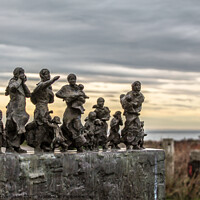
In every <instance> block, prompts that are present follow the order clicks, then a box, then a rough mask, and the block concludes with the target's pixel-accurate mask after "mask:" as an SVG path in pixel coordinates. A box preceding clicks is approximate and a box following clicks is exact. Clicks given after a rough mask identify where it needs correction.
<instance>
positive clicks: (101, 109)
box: [93, 97, 110, 150]
mask: <svg viewBox="0 0 200 200" xmlns="http://www.w3.org/2000/svg"><path fill="white" fill-rule="evenodd" d="M104 102H105V100H104V98H102V97H100V98H98V99H97V105H94V106H93V108H95V110H94V112H95V113H96V118H97V119H99V120H101V121H102V127H101V129H100V130H99V145H101V146H102V148H103V150H107V145H106V144H107V131H108V124H107V121H109V119H110V110H109V108H108V107H105V106H104Z"/></svg>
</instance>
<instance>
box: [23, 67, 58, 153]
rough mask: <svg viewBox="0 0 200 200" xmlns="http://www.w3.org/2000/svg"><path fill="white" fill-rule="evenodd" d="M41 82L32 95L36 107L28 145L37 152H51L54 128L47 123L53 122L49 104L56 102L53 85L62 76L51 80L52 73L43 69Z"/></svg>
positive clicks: (30, 126) (28, 130)
mask: <svg viewBox="0 0 200 200" xmlns="http://www.w3.org/2000/svg"><path fill="white" fill-rule="evenodd" d="M40 78H41V81H40V82H39V83H38V84H37V86H36V88H35V89H34V91H33V93H32V94H31V102H32V103H33V104H34V105H35V111H34V121H33V122H31V123H29V124H28V125H27V127H26V129H27V137H28V138H27V142H28V145H30V146H32V147H34V148H35V152H42V151H47V152H48V151H51V142H52V140H53V138H54V133H53V132H52V128H51V127H49V126H48V124H47V121H51V116H50V113H52V112H51V111H50V112H49V108H48V104H50V103H53V102H54V93H53V91H52V86H51V85H52V84H53V83H54V82H55V81H57V80H58V79H59V78H60V76H55V77H54V78H53V79H51V76H50V71H49V70H48V69H42V70H41V71H40Z"/></svg>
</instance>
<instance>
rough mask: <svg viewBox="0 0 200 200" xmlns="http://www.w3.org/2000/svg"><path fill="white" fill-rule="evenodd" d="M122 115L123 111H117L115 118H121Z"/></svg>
mask: <svg viewBox="0 0 200 200" xmlns="http://www.w3.org/2000/svg"><path fill="white" fill-rule="evenodd" d="M121 114H122V113H121V111H116V112H115V114H114V115H113V117H116V118H119V117H121Z"/></svg>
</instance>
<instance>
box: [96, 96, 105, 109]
mask: <svg viewBox="0 0 200 200" xmlns="http://www.w3.org/2000/svg"><path fill="white" fill-rule="evenodd" d="M104 102H105V100H104V98H103V97H99V98H98V99H97V105H98V106H99V107H101V108H102V107H103V106H104Z"/></svg>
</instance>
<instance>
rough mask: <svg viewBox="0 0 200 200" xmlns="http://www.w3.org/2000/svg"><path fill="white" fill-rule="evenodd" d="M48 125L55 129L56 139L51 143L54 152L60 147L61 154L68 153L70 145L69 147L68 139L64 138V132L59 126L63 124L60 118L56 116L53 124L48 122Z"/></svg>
mask: <svg viewBox="0 0 200 200" xmlns="http://www.w3.org/2000/svg"><path fill="white" fill-rule="evenodd" d="M46 123H47V124H48V126H49V127H52V128H53V133H54V139H53V141H52V143H51V148H52V150H53V151H54V150H55V148H58V147H60V148H61V152H66V151H67V148H68V145H67V143H66V142H67V140H66V138H65V137H64V136H63V133H62V130H61V128H60V126H59V124H61V122H60V117H58V116H55V117H54V118H53V119H52V120H51V122H49V121H47V122H46Z"/></svg>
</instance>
